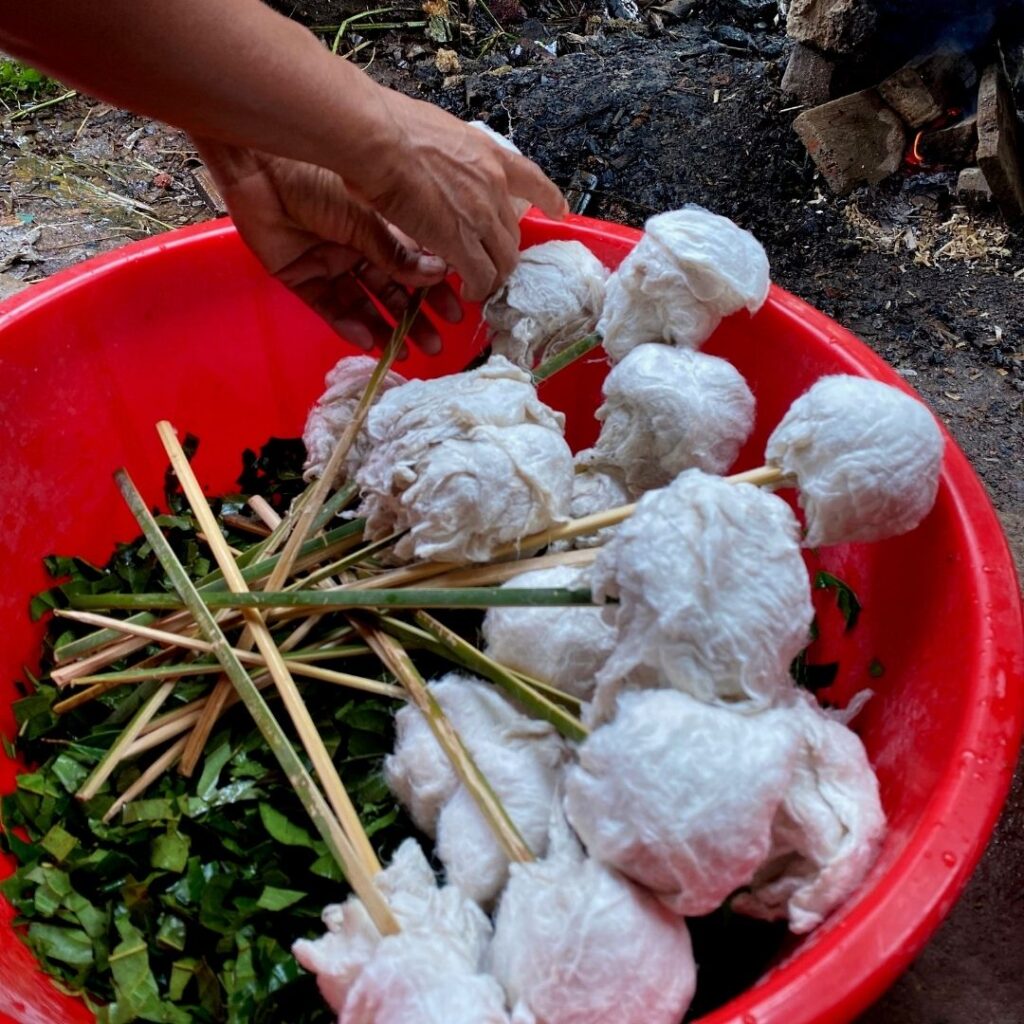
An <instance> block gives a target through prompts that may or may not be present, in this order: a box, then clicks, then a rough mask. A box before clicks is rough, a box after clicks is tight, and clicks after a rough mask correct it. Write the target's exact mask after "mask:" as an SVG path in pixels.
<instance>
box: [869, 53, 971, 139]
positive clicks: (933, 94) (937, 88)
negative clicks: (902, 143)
mask: <svg viewBox="0 0 1024 1024" xmlns="http://www.w3.org/2000/svg"><path fill="white" fill-rule="evenodd" d="M976 82H977V72H976V71H975V68H974V64H973V63H972V62H971V61H970V60H969V59H968V58H966V57H965V56H964V55H963V54H960V53H952V52H942V53H937V54H934V55H932V56H931V57H927V58H925V59H924V60H918V61H911V63H909V64H905V65H904V66H903V67H901V68H900V69H899V71H896V72H894V73H893V74H891V75H889V77H888V78H886V79H885V80H884V81H883V82H882V83H881V84H880V85H879V86H878V91H879V92H880V93H881V94H882V99H884V100H885V102H886V103H888V104H889V106H890V107H892V108H893V110H895V111H896V113H897V114H899V115H900V117H902V118H903V120H904V121H905V122H906V124H907V127H908V128H911V129H914V130H916V129H918V128H923V127H924V126H925V125H926V124H928V123H929V122H931V121H935V120H936V119H937V118H939V117H941V116H942V115H943V114H944V113H946V111H947V110H949V109H950V108H951V107H959V108H962V107H963V105H964V102H965V101H966V98H967V96H966V93H967V90H968V89H970V88H973V86H974V84H975V83H976Z"/></svg>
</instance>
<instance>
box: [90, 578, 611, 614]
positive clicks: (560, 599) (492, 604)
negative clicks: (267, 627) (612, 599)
mask: <svg viewBox="0 0 1024 1024" xmlns="http://www.w3.org/2000/svg"><path fill="white" fill-rule="evenodd" d="M201 596H202V600H203V602H204V604H205V605H206V606H207V607H208V608H215V609H224V608H241V609H244V610H246V611H251V610H252V609H260V608H270V609H287V608H292V609H295V610H296V612H297V613H298V614H299V615H302V613H303V611H306V610H309V609H317V608H331V609H334V610H340V609H345V610H357V609H367V608H370V609H373V608H510V607H511V608H559V607H563V606H572V605H593V603H594V602H593V598H592V597H591V593H590V591H589V590H587V589H585V588H580V587H519V588H515V587H461V588H456V587H425V588H422V589H414V588H412V587H398V588H392V589H388V590H350V589H349V588H348V587H347V586H346V585H345V584H342V585H341V586H337V587H332V588H331V589H330V590H277V591H274V592H273V593H265V592H261V591H250V590H245V591H220V592H218V593H215V594H203V595H201ZM181 603H182V599H181V597H179V596H177V595H175V594H167V593H162V592H160V593H152V594H76V595H74V596H72V598H71V604H72V606H73V608H74V609H75V610H77V611H89V610H91V609H96V608H101V609H111V608H115V609H116V608H176V607H178V606H179V605H180V604H181ZM114 621H115V622H116V621H118V620H116V619H115V620H114Z"/></svg>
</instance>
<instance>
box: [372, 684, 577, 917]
mask: <svg viewBox="0 0 1024 1024" xmlns="http://www.w3.org/2000/svg"><path fill="white" fill-rule="evenodd" d="M430 691H431V693H433V695H434V697H435V698H436V699H437V701H438V703H439V704H440V705H441V707H442V708H443V709H444V712H445V714H446V715H447V716H448V719H449V720H450V721H451V723H452V725H453V726H454V727H455V730H456V731H457V732H458V734H459V736H460V737H461V739H462V742H463V743H464V744H465V746H466V748H467V749H468V750H469V752H470V753H471V754H472V755H473V759H474V760H475V761H476V763H477V765H478V767H479V768H480V770H481V772H483V774H484V776H485V777H486V779H487V781H488V782H489V783H490V785H491V787H492V788H493V789H494V791H495V793H496V794H497V795H498V798H499V799H500V800H501V802H502V803H503V804H504V806H505V809H506V810H507V811H508V814H509V817H510V818H511V819H512V821H513V823H514V824H515V826H516V828H517V829H518V830H519V832H520V834H521V835H522V837H523V839H524V840H525V841H526V844H527V846H529V847H530V849H531V850H533V852H534V853H536V854H543V853H544V850H545V849H546V846H547V834H548V822H549V819H550V815H551V806H552V803H553V801H554V798H555V797H554V794H555V788H556V786H557V784H558V779H559V777H560V774H561V770H562V766H563V764H564V762H565V760H566V757H567V748H566V745H565V743H564V741H563V740H562V738H561V737H560V736H559V735H558V733H557V732H556V731H555V730H554V728H553V727H552V726H550V725H548V724H547V723H546V722H541V721H538V720H537V719H533V718H528V717H527V716H526V715H523V714H522V713H520V712H519V711H517V710H516V709H515V708H514V707H513V706H512V705H511V704H510V703H509V702H508V701H507V700H505V698H504V697H502V696H501V695H500V694H499V693H497V692H496V691H495V690H494V688H493V687H492V686H491V685H489V684H487V683H482V682H480V681H479V680H476V679H472V678H470V677H467V676H460V675H458V674H457V673H454V672H453V673H450V674H449V675H447V676H445V677H444V678H442V679H440V680H437V681H436V682H432V683H431V684H430ZM396 720H397V729H398V738H397V741H396V746H395V752H394V754H392V755H391V756H390V757H388V758H387V759H386V760H385V762H384V773H385V778H386V779H387V782H388V785H389V786H390V787H391V790H392V792H393V793H394V794H395V795H396V796H397V797H398V799H399V800H400V801H401V802H402V804H403V805H404V806H405V807H406V808H408V809H409V811H410V813H411V815H412V817H413V820H414V821H415V822H416V824H417V826H418V827H419V828H421V829H422V830H423V831H424V832H425V833H427V835H431V836H433V835H435V834H436V836H437V855H438V857H440V859H441V862H442V863H443V864H444V866H445V868H446V870H447V873H448V880H449V882H451V883H452V884H454V885H456V886H458V887H459V888H460V889H461V891H462V892H464V893H466V894H467V895H468V896H470V897H472V898H473V899H475V900H477V901H478V902H480V903H488V902H490V901H491V900H493V899H494V897H495V896H497V894H498V893H499V892H500V891H501V889H502V887H503V886H504V884H505V880H506V878H507V877H508V859H507V857H506V856H505V854H504V852H503V851H502V849H501V846H500V845H499V844H498V841H497V840H496V839H495V838H494V835H493V833H492V832H491V829H490V826H489V825H488V824H487V823H486V821H485V819H484V817H483V815H481V814H480V812H479V810H478V809H477V806H476V804H475V802H474V801H473V798H472V796H471V795H470V794H469V792H468V791H467V790H466V789H465V788H464V787H463V786H462V785H461V783H460V782H459V781H458V779H457V778H456V776H455V773H454V772H453V771H452V770H451V767H450V765H448V763H447V760H446V758H445V757H444V755H443V754H442V753H441V752H440V748H439V746H438V744H437V741H436V740H435V739H434V737H433V734H432V733H431V732H430V727H429V726H428V725H427V723H426V721H425V720H424V718H423V716H422V715H421V714H420V712H419V711H418V710H417V709H416V708H414V707H413V706H412V705H407V706H406V707H404V708H402V709H401V710H400V711H399V712H398V714H397V715H396Z"/></svg>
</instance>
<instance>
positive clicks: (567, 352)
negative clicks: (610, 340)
mask: <svg viewBox="0 0 1024 1024" xmlns="http://www.w3.org/2000/svg"><path fill="white" fill-rule="evenodd" d="M603 340H604V339H603V338H602V337H601V335H600V334H598V333H597V331H594V333H593V334H588V335H586V337H583V338H580V339H579V340H578V341H574V342H573V343H572V344H571V345H569V346H568V348H564V349H562V351H561V352H559V353H558V354H557V355H554V356H551V357H550V358H549V359H545V360H544V362H542V363H541V364H540V366H538V367H537V369H535V370H534V371H533V382H534V384H540V383H542V382H543V381H546V380H547V379H548V378H549V377H553V376H554V375H555V374H556V373H558V371H559V370H564V369H565V368H566V367H567V366H568V365H569V364H570V363H574V362H576V360H577V359H580V358H582V357H583V356H585V355H586V354H587V353H588V352H593V350H594V349H595V348H597V347H598V346H599V345H600V344H601V342H602V341H603Z"/></svg>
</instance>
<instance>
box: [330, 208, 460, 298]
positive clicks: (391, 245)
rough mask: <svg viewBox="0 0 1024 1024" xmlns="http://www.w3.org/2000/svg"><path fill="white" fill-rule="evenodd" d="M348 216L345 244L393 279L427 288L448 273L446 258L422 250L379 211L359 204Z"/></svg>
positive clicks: (410, 286)
mask: <svg viewBox="0 0 1024 1024" xmlns="http://www.w3.org/2000/svg"><path fill="white" fill-rule="evenodd" d="M351 217H352V223H351V230H352V234H351V237H350V239H349V242H348V244H349V245H350V246H351V247H352V248H353V249H357V250H358V251H359V252H361V253H362V254H363V256H364V258H365V259H367V260H368V261H369V262H370V263H372V264H373V265H374V266H375V267H377V269H378V270H382V271H384V273H386V274H387V275H388V277H390V278H391V279H392V280H394V281H397V282H398V283H399V284H402V285H405V286H406V287H408V288H426V287H429V286H431V285H435V284H439V283H440V282H441V281H443V280H444V278H445V275H446V274H447V272H448V265H447V264H446V263H445V261H444V260H443V259H441V257H440V256H434V255H431V254H430V253H426V252H424V251H423V250H422V249H421V248H420V247H419V246H418V245H416V243H415V242H414V241H413V240H412V239H411V238H409V237H408V236H407V235H403V234H401V233H400V232H398V231H397V230H396V229H395V228H393V227H392V226H391V225H390V224H388V222H387V221H386V220H385V219H384V218H383V217H381V215H380V214H379V213H377V212H376V211H374V210H371V209H369V208H368V207H365V206H362V205H361V204H360V205H354V206H353V208H352V210H351Z"/></svg>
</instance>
